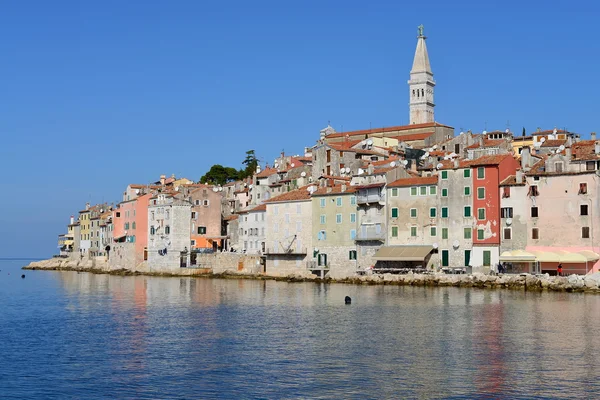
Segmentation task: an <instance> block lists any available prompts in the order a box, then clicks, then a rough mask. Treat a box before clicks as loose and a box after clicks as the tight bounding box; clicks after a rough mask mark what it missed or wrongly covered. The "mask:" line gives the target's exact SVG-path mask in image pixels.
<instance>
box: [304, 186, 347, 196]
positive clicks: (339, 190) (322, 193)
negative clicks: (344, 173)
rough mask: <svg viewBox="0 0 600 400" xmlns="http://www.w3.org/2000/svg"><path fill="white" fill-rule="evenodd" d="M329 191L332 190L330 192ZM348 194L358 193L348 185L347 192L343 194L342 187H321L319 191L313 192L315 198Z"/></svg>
mask: <svg viewBox="0 0 600 400" xmlns="http://www.w3.org/2000/svg"><path fill="white" fill-rule="evenodd" d="M328 190H331V191H330V192H328ZM347 193H356V187H355V186H350V185H346V189H345V191H343V192H342V185H335V186H330V187H320V188H319V189H318V190H316V191H315V192H313V196H330V195H334V194H347Z"/></svg>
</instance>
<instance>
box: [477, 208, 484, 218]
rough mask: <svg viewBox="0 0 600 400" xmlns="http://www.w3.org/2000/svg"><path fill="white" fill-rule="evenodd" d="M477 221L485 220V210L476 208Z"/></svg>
mask: <svg viewBox="0 0 600 400" xmlns="http://www.w3.org/2000/svg"><path fill="white" fill-rule="evenodd" d="M477 219H478V220H480V221H483V220H485V208H478V209H477Z"/></svg>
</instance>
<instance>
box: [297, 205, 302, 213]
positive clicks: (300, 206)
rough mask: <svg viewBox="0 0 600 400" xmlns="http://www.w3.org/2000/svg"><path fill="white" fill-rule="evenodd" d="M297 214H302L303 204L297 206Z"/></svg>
mask: <svg viewBox="0 0 600 400" xmlns="http://www.w3.org/2000/svg"><path fill="white" fill-rule="evenodd" d="M296 214H302V204H296Z"/></svg>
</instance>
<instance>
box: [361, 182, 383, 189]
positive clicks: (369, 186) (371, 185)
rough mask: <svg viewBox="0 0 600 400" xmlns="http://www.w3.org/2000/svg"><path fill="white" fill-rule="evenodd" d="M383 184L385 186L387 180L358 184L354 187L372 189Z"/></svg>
mask: <svg viewBox="0 0 600 400" xmlns="http://www.w3.org/2000/svg"><path fill="white" fill-rule="evenodd" d="M382 186H385V182H379V183H367V184H365V185H356V186H354V187H355V188H356V189H371V188H376V187H382Z"/></svg>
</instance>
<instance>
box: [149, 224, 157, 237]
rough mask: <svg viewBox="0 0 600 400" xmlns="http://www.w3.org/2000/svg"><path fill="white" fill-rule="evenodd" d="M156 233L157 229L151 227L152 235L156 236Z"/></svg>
mask: <svg viewBox="0 0 600 400" xmlns="http://www.w3.org/2000/svg"><path fill="white" fill-rule="evenodd" d="M155 233H156V229H154V227H153V226H151V227H150V234H151V235H154V234H155Z"/></svg>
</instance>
